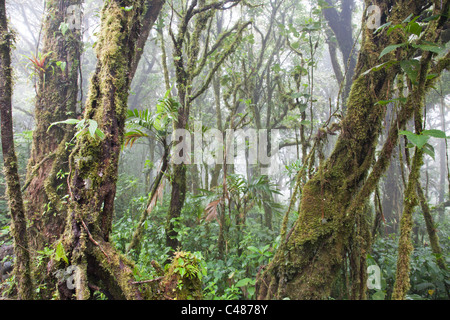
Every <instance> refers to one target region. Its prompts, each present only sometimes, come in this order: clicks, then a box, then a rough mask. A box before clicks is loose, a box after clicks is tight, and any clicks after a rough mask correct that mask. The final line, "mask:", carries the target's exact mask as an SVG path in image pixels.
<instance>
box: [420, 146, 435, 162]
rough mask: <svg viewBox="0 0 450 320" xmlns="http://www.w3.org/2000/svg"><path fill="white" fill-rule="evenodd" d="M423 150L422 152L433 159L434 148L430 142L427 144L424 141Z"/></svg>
mask: <svg viewBox="0 0 450 320" xmlns="http://www.w3.org/2000/svg"><path fill="white" fill-rule="evenodd" d="M422 150H423V152H424V153H426V154H427V155H429V156H430V157H431V158H433V160H435V159H434V156H435V152H434V148H433V146H432V145H431V144H429V143H426V144H425V145H424V146H423V149H422Z"/></svg>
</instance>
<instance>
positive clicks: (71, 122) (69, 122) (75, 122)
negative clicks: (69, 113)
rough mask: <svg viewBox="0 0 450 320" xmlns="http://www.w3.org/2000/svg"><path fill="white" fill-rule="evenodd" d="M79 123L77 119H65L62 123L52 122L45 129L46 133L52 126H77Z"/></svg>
mask: <svg viewBox="0 0 450 320" xmlns="http://www.w3.org/2000/svg"><path fill="white" fill-rule="evenodd" d="M80 121H82V120H78V119H67V120H64V121H58V122H53V123H52V124H51V125H50V126H49V127H48V129H47V132H48V131H49V130H50V128H51V127H53V126H54V125H57V124H78V123H79V122H80Z"/></svg>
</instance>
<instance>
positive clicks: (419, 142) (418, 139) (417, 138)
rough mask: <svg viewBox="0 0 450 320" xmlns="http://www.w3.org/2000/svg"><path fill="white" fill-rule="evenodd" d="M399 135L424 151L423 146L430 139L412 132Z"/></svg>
mask: <svg viewBox="0 0 450 320" xmlns="http://www.w3.org/2000/svg"><path fill="white" fill-rule="evenodd" d="M399 134H400V135H405V136H406V137H407V138H408V140H409V141H410V142H411V143H412V144H414V145H415V146H416V147H417V148H419V149H422V148H423V146H424V145H425V144H426V143H427V142H428V140H429V139H430V136H425V135H421V134H415V133H412V132H411V131H399Z"/></svg>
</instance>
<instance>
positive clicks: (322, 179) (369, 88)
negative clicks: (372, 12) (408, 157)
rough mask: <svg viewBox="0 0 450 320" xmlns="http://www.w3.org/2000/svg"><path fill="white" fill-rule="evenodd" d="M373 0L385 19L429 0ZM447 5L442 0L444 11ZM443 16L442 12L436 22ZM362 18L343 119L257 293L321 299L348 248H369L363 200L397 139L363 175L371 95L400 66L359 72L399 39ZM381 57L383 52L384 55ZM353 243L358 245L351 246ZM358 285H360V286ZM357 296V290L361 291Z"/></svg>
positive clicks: (370, 139)
mask: <svg viewBox="0 0 450 320" xmlns="http://www.w3.org/2000/svg"><path fill="white" fill-rule="evenodd" d="M375 4H376V5H378V6H379V7H380V9H381V13H382V20H384V22H386V19H387V17H389V18H390V19H389V21H392V24H393V25H395V24H400V23H401V22H402V21H404V20H405V19H406V18H407V17H408V16H409V15H410V14H413V15H414V16H417V15H419V14H420V13H421V12H422V9H423V7H424V6H426V5H428V1H376V2H375ZM368 5H369V2H368V1H366V6H368ZM446 8H448V2H446V3H445V6H444V9H443V10H444V12H446V11H445V10H446ZM445 19H446V18H443V19H440V21H439V22H438V23H439V26H441V23H442V21H443V20H445ZM365 22H366V18H365V17H364V18H363V24H362V26H363V41H362V45H361V51H360V55H359V60H358V65H357V67H356V74H357V77H355V81H354V83H353V86H352V89H351V92H350V95H349V100H348V108H347V114H346V117H345V118H344V120H343V121H342V122H341V134H340V136H339V138H338V141H337V144H336V147H335V149H334V151H333V152H332V154H331V155H330V157H329V158H328V160H326V161H325V162H324V163H323V165H321V166H320V167H319V170H318V172H317V173H316V174H315V175H314V176H313V177H312V179H311V180H309V181H308V182H307V184H306V185H305V186H304V188H303V192H302V200H301V208H300V212H299V217H298V219H297V221H296V223H295V225H294V227H293V230H291V232H290V233H289V235H288V237H287V239H283V241H284V242H283V243H282V244H281V245H280V247H279V249H278V251H277V252H276V254H275V256H274V258H273V260H272V261H271V263H270V264H269V265H268V266H267V267H266V268H265V269H264V270H262V271H261V272H260V274H259V275H258V279H257V288H256V296H257V297H258V298H259V299H272V298H284V297H289V298H291V299H327V298H328V297H329V296H330V293H331V289H332V287H333V283H334V281H335V279H336V277H337V275H338V273H339V271H340V270H341V266H342V263H343V261H344V259H345V257H346V255H347V254H349V256H354V255H355V254H356V256H354V257H353V259H362V257H364V256H365V254H366V252H367V250H368V245H369V244H370V239H365V238H364V237H362V236H361V235H364V234H368V233H367V232H366V231H367V230H364V228H366V226H365V223H363V219H364V216H363V208H364V203H365V200H366V199H367V198H368V197H369V196H370V194H371V193H372V192H373V191H374V188H375V187H376V185H377V183H378V180H379V178H380V176H381V174H382V173H383V172H384V171H385V170H386V167H387V165H388V163H389V159H390V156H391V154H392V148H393V146H395V145H396V143H394V144H393V145H390V144H388V145H386V144H385V147H384V148H383V150H382V154H381V156H380V158H379V159H378V161H377V163H376V165H374V167H373V170H372V172H371V174H370V176H367V173H368V170H369V168H371V167H372V163H373V159H374V156H375V147H376V142H377V140H378V137H379V134H380V131H381V122H382V119H383V117H384V115H385V109H384V107H380V105H379V104H375V103H376V102H378V101H379V100H382V99H383V100H384V99H385V98H386V97H389V96H390V87H391V85H392V84H393V81H394V79H395V77H396V75H397V73H398V69H397V68H390V69H381V70H378V71H372V72H370V73H369V74H366V75H364V74H363V73H364V72H365V71H367V70H369V69H370V68H373V67H374V66H376V65H378V64H379V63H381V62H383V61H380V60H379V56H380V53H381V51H382V50H383V49H384V48H386V47H387V46H388V45H390V44H394V43H400V42H401V41H402V39H401V38H400V37H399V35H398V34H395V33H392V34H390V36H387V35H386V31H385V32H383V33H382V34H377V35H374V33H373V30H370V29H368V28H364V26H365ZM433 28H434V29H433ZM433 28H432V29H430V31H429V32H428V34H427V35H428V36H429V37H430V38H431V37H432V36H434V34H438V31H437V30H435V29H436V25H435V24H433ZM431 41H433V39H432V40H431ZM400 54H403V56H401V55H400ZM405 54H406V52H403V51H402V52H398V56H397V59H402V58H403V59H404V58H405V57H404V55H405ZM391 55H392V54H391ZM426 57H427V58H425V59H424V61H423V62H422V66H421V67H422V69H423V70H422V73H425V74H426V72H427V71H428V66H429V60H430V58H431V56H429V55H426ZM386 58H387V57H385V58H384V59H383V60H384V61H388V60H385V59H386ZM423 94H424V92H423V91H418V92H413V93H412V94H411V95H410V97H409V99H408V101H407V103H406V104H405V108H404V110H403V113H402V115H401V116H402V119H401V121H402V122H403V121H405V119H406V120H407V119H409V118H410V117H411V115H412V111H411V110H414V109H415V108H416V102H415V101H420V99H421V98H423ZM417 98H418V99H417ZM403 118H404V119H403ZM398 121H399V122H400V119H398ZM396 130H397V129H395V128H394V129H393V131H392V136H391V134H390V135H389V139H388V140H389V141H390V140H391V139H390V137H392V139H393V140H394V141H396V139H397V138H396V137H397V136H398V132H397V131H396ZM366 178H367V180H366ZM355 246H356V247H358V251H354V250H353V248H354V247H355ZM353 272H358V273H359V277H358V279H357V281H359V282H360V284H361V283H362V284H363V283H365V281H364V280H365V277H366V275H365V270H361V269H359V270H353ZM353 285H355V284H352V286H353ZM364 289H365V286H364V285H362V286H361V290H364ZM358 296H359V298H363V297H364V292H361V293H359V294H358Z"/></svg>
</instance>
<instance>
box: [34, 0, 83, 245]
mask: <svg viewBox="0 0 450 320" xmlns="http://www.w3.org/2000/svg"><path fill="white" fill-rule="evenodd" d="M81 3H82V0H51V1H47V12H48V13H47V16H46V18H45V21H44V26H43V33H44V38H43V39H44V47H43V51H42V54H43V55H45V54H49V56H48V57H47V62H46V64H45V67H44V68H43V70H38V69H36V72H37V73H38V76H39V80H38V84H37V97H36V106H35V119H36V128H35V130H34V132H33V142H32V150H31V156H30V159H29V163H28V170H27V184H28V190H27V191H28V192H27V193H26V202H27V218H28V219H30V221H31V222H32V223H31V226H30V228H29V232H30V235H31V239H32V242H31V245H32V247H33V248H34V249H36V250H42V248H44V247H45V246H49V245H51V244H52V243H53V242H54V241H55V240H57V239H58V238H59V236H60V235H61V234H62V231H63V230H64V223H65V218H66V208H67V205H66V202H65V201H64V200H62V199H63V197H64V195H66V194H67V183H66V179H65V174H66V173H67V172H68V171H69V167H68V158H69V153H70V148H68V147H67V144H68V143H69V142H70V140H71V139H72V137H73V135H74V129H73V126H67V127H60V126H53V127H52V128H50V130H48V128H49V126H50V125H51V124H52V123H54V122H57V121H63V120H66V119H68V118H76V117H77V114H76V106H77V95H78V70H79V68H80V54H81V50H82V43H81V32H80V30H77V29H76V28H74V29H72V30H66V31H65V33H63V32H62V30H63V29H62V28H60V26H61V24H62V23H66V22H67V21H68V19H69V14H71V13H70V12H69V11H68V8H69V7H70V6H76V7H80V6H81ZM75 14H77V13H76V11H75ZM80 14H81V13H80ZM57 63H58V64H59V66H58V65H57ZM63 66H64V67H63ZM58 174H59V175H60V176H59V177H58Z"/></svg>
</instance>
